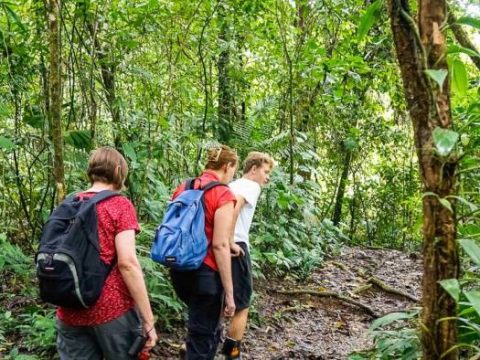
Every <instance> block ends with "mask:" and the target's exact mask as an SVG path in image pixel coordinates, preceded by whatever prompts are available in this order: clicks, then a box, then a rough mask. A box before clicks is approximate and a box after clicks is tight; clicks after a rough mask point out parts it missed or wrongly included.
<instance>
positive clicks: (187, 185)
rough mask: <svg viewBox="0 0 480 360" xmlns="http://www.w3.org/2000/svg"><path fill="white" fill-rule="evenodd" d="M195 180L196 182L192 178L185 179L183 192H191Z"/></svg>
mask: <svg viewBox="0 0 480 360" xmlns="http://www.w3.org/2000/svg"><path fill="white" fill-rule="evenodd" d="M195 180H197V179H196V178H192V179H187V181H185V189H183V190H184V191H185V190H193V187H194V186H195Z"/></svg>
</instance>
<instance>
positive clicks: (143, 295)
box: [115, 230, 157, 350]
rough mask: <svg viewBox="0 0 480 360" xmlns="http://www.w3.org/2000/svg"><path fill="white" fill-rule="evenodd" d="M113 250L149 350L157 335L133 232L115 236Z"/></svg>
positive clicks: (123, 232)
mask: <svg viewBox="0 0 480 360" xmlns="http://www.w3.org/2000/svg"><path fill="white" fill-rule="evenodd" d="M115 248H116V250H117V262H118V269H119V270H120V273H121V275H122V278H123V281H125V285H126V286H127V288H128V290H129V292H130V295H131V296H132V298H133V300H134V301H135V304H136V305H137V308H138V311H139V313H140V317H141V318H142V323H143V329H144V333H145V334H146V335H147V336H148V341H147V343H146V345H145V348H146V349H147V350H148V349H151V348H152V347H153V346H155V343H156V342H157V333H156V331H155V324H154V323H155V321H154V318H153V313H152V309H151V307H150V301H149V299H148V294H147V288H146V286H145V281H144V279H143V273H142V268H141V267H140V263H139V262H138V259H137V254H136V253H135V231H134V230H126V231H122V232H121V233H119V234H117V236H115Z"/></svg>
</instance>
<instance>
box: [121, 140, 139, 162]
mask: <svg viewBox="0 0 480 360" xmlns="http://www.w3.org/2000/svg"><path fill="white" fill-rule="evenodd" d="M122 149H123V152H124V154H125V155H126V156H127V157H128V158H129V159H130V160H132V161H134V162H136V161H137V154H136V153H135V149H134V148H133V145H132V144H131V143H125V144H123V145H122Z"/></svg>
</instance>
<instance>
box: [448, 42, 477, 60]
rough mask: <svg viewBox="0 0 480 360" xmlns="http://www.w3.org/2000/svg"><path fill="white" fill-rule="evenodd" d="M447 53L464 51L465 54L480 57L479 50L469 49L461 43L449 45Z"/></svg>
mask: <svg viewBox="0 0 480 360" xmlns="http://www.w3.org/2000/svg"><path fill="white" fill-rule="evenodd" d="M447 53H448V54H458V53H463V54H466V55H468V56H478V57H480V53H478V52H477V51H475V50H472V49H468V48H466V47H463V46H460V45H457V44H451V45H449V46H448V50H447Z"/></svg>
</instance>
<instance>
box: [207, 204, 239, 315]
mask: <svg viewBox="0 0 480 360" xmlns="http://www.w3.org/2000/svg"><path fill="white" fill-rule="evenodd" d="M233 211H234V206H233V201H229V202H227V203H225V204H223V205H222V206H221V207H220V208H218V209H217V211H216V212H215V218H214V226H213V229H214V230H213V241H212V247H213V253H214V255H215V260H216V262H217V266H218V272H219V273H220V279H221V281H222V285H223V289H224V291H225V316H226V317H231V316H233V314H235V302H234V300H233V284H232V269H231V260H230V246H229V238H230V233H231V231H232V222H233Z"/></svg>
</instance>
